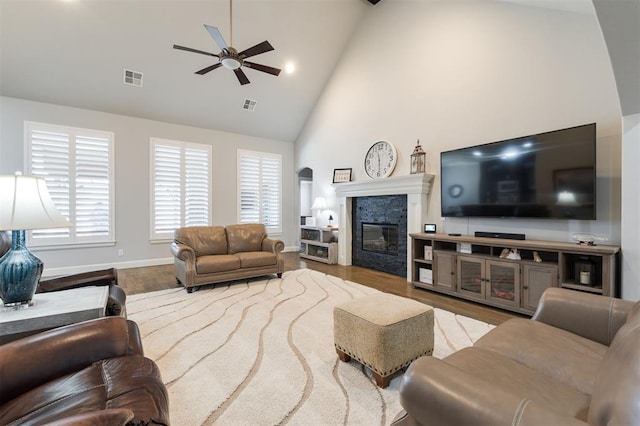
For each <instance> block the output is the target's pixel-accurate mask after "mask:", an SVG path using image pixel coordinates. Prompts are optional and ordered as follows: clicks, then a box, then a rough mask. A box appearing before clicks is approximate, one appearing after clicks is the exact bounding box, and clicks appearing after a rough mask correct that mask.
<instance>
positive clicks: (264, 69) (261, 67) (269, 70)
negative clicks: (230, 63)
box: [243, 61, 281, 75]
mask: <svg viewBox="0 0 640 426" xmlns="http://www.w3.org/2000/svg"><path fill="white" fill-rule="evenodd" d="M243 63H244V65H245V66H246V67H248V68H251V69H252V70H258V71H262V72H266V73H267V74H272V75H279V74H280V71H281V70H279V69H278V68H273V67H270V66H268V65H262V64H256V63H255V62H249V61H244V62H243Z"/></svg>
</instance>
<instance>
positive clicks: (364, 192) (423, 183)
mask: <svg viewBox="0 0 640 426" xmlns="http://www.w3.org/2000/svg"><path fill="white" fill-rule="evenodd" d="M433 178H434V176H433V175H430V174H426V173H420V174H413V175H406V176H392V177H388V178H384V179H377V180H366V181H356V182H344V183H336V184H334V185H333V186H334V188H335V190H336V197H337V199H338V203H339V205H340V214H339V216H338V218H339V221H338V226H339V228H338V241H339V242H340V244H339V246H338V263H339V264H340V265H351V244H352V241H351V236H352V230H351V228H352V223H351V222H352V216H351V199H352V198H356V197H374V196H379V195H405V194H406V195H407V280H411V270H410V264H411V262H410V261H409V260H410V259H411V244H410V241H409V240H410V237H409V234H412V233H416V232H422V224H423V223H424V220H425V218H426V215H427V208H428V195H429V192H430V190H431V184H432V183H433Z"/></svg>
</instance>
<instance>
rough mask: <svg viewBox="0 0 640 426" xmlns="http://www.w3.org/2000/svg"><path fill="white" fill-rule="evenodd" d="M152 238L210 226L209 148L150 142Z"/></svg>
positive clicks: (170, 141) (173, 142)
mask: <svg viewBox="0 0 640 426" xmlns="http://www.w3.org/2000/svg"><path fill="white" fill-rule="evenodd" d="M151 174H152V176H151V204H152V208H151V239H152V240H166V239H171V238H173V230H174V229H176V228H180V227H183V226H206V225H209V221H210V214H209V205H210V200H211V146H209V145H203V144H194V143H188V142H180V141H173V140H167V139H159V138H152V139H151Z"/></svg>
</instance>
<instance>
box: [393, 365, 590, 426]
mask: <svg viewBox="0 0 640 426" xmlns="http://www.w3.org/2000/svg"><path fill="white" fill-rule="evenodd" d="M400 402H401V404H402V407H403V408H404V410H405V411H406V415H402V416H398V417H396V419H395V421H394V423H393V425H394V426H405V425H407V426H408V425H456V426H461V425H511V424H517V425H519V426H526V425H542V424H545V425H552V424H553V425H556V424H557V425H560V424H561V425H582V426H586V423H584V422H582V421H580V420H578V419H575V418H572V417H569V416H566V415H562V414H559V413H557V412H553V411H550V410H547V409H545V408H544V407H543V406H542V405H540V404H538V403H536V402H534V401H532V400H529V399H527V398H522V397H520V396H518V395H514V394H513V393H510V392H507V391H505V389H504V388H502V387H500V386H499V385H498V384H495V383H492V382H488V381H485V380H484V379H482V378H479V377H477V376H474V375H472V374H469V373H467V372H465V371H462V370H460V369H458V368H457V367H455V366H453V365H451V364H448V363H447V362H446V361H442V360H440V359H437V358H433V357H430V356H425V357H422V358H419V359H417V360H416V361H414V362H413V363H412V364H411V366H410V367H409V368H408V370H407V372H406V373H405V374H404V376H403V378H402V383H401V384H400Z"/></svg>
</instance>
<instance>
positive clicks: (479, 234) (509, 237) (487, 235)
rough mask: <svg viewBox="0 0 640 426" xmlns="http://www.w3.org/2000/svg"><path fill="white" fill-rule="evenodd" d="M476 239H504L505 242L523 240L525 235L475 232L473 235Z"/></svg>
mask: <svg viewBox="0 0 640 426" xmlns="http://www.w3.org/2000/svg"><path fill="white" fill-rule="evenodd" d="M474 235H475V236H476V237H485V238H504V239H506V240H524V239H526V238H525V234H510V233H508V232H485V231H476V232H475V234H474Z"/></svg>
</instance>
